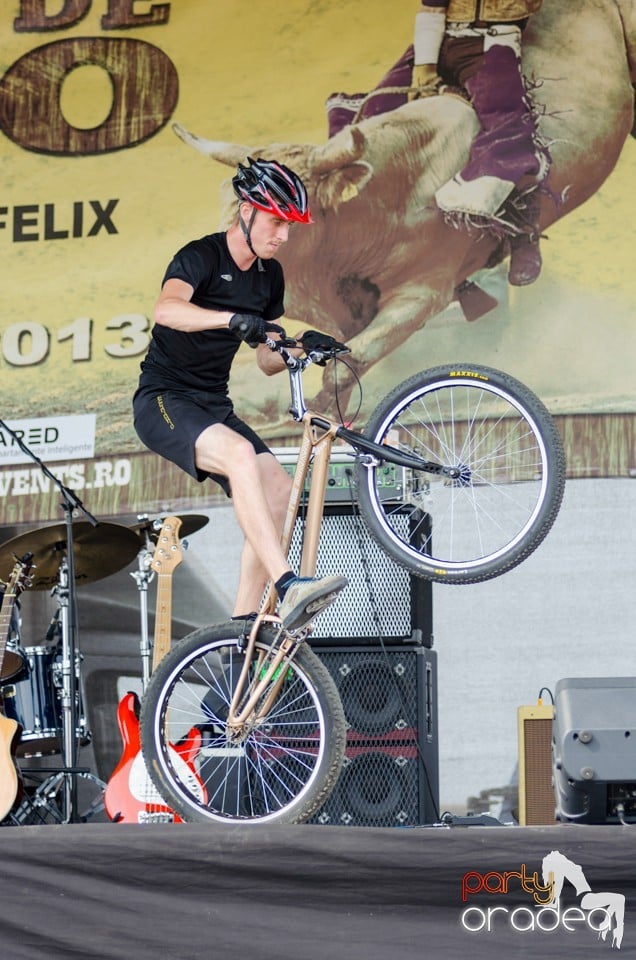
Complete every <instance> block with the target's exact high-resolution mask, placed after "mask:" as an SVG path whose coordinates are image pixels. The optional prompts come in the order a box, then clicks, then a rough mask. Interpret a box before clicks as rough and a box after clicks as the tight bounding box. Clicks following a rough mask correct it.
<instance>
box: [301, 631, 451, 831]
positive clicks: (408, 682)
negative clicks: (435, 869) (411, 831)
mask: <svg viewBox="0 0 636 960" xmlns="http://www.w3.org/2000/svg"><path fill="white" fill-rule="evenodd" d="M314 650H315V652H316V653H317V654H318V656H319V657H320V658H321V660H322V661H323V663H324V664H325V665H326V667H327V669H328V670H329V672H330V674H331V676H332V677H333V679H334V680H335V682H336V686H337V687H338V691H339V693H340V697H341V699H342V704H343V707H344V711H345V717H346V720H347V727H348V733H347V744H346V755H345V762H344V766H343V769H342V772H341V774H340V777H339V779H338V782H337V783H336V786H335V788H334V790H333V792H332V794H331V796H330V797H329V799H328V800H327V801H326V803H325V804H324V805H323V806H322V808H321V809H320V810H319V811H318V813H317V814H315V815H314V817H313V818H312V820H311V821H310V822H311V823H318V824H331V825H340V826H359V827H365V826H367V827H404V826H417V825H422V824H427V823H434V822H435V821H436V820H437V819H438V808H439V753H438V733H437V654H436V653H435V652H434V651H433V650H429V649H427V648H426V647H422V646H420V645H414V644H413V645H411V646H409V647H406V646H404V647H400V648H396V647H385V648H382V647H380V646H375V647H360V646H355V647H352V646H346V647H345V646H341V647H333V646H326V647H319V646H314Z"/></svg>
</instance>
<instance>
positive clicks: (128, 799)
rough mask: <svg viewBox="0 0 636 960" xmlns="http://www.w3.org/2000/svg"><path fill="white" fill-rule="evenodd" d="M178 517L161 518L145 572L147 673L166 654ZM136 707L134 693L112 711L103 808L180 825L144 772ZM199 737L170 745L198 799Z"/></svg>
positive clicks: (131, 819)
mask: <svg viewBox="0 0 636 960" xmlns="http://www.w3.org/2000/svg"><path fill="white" fill-rule="evenodd" d="M180 526H181V520H180V519H179V517H166V519H165V520H164V522H163V525H162V527H161V532H160V534H159V538H158V540H157V546H156V549H155V552H154V555H153V558H152V561H151V567H152V569H153V570H154V571H155V573H156V574H157V604H156V612H155V632H154V643H153V657H152V671H154V670H155V669H156V668H157V666H158V665H159V663H161V661H162V660H163V658H164V657H165V655H166V654H167V653H168V651H169V650H170V643H171V637H172V575H173V573H174V571H175V569H176V568H177V567H178V566H179V564H180V563H181V561H182V559H183V553H182V549H181V544H180V541H179V528H180ZM139 711H140V703H139V698H138V696H137V694H136V693H132V692H129V693H126V694H125V695H124V696H123V697H122V699H121V701H120V702H119V706H118V708H117V723H118V725H119V731H120V733H121V738H122V741H123V752H122V755H121V759H120V761H119V763H118V764H117V766H116V767H115V769H114V771H113V773H112V776H111V777H110V780H109V781H108V784H107V786H106V790H105V793H104V806H105V808H106V813H107V814H108V816H109V817H110V819H111V820H114V821H115V822H117V823H181V822H182V821H181V819H180V818H179V816H178V815H177V814H176V813H174V811H172V810H171V809H170V808H169V807H168V806H166V804H165V801H164V799H163V797H161V796H160V794H159V792H158V791H157V789H156V788H155V786H154V784H153V782H152V780H151V779H150V775H149V774H148V771H147V769H146V765H145V763H144V759H143V755H142V752H141V739H140V735H139ZM201 739H202V738H201V733H200V731H199V730H198V728H197V727H193V728H192V729H191V730H190V731H189V732H188V734H187V735H186V736H185V737H184V738H183V740H181V741H180V742H179V743H178V744H175V745H172V746H171V748H170V749H171V750H172V751H173V761H174V762H175V764H176V765H177V766H179V767H180V769H181V771H182V775H183V777H184V779H185V780H186V782H187V783H188V786H189V788H190V790H191V791H192V792H193V793H194V794H195V796H198V797H202V796H203V794H204V788H203V784H202V783H201V781H200V779H199V778H198V776H197V774H196V771H195V768H194V766H193V764H194V760H195V758H196V756H197V754H198V752H199V749H200V747H201Z"/></svg>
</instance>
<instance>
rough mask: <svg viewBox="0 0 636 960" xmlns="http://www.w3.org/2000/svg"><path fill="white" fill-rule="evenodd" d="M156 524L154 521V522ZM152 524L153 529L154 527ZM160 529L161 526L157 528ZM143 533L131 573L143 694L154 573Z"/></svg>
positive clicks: (147, 670)
mask: <svg viewBox="0 0 636 960" xmlns="http://www.w3.org/2000/svg"><path fill="white" fill-rule="evenodd" d="M138 519H139V520H148V517H146V516H143V517H139V518H138ZM155 524H156V521H155ZM155 524H153V525H152V526H153V528H154V527H155ZM158 529H161V524H159V528H158ZM144 533H145V544H144V546H143V547H142V548H141V550H140V551H139V553H138V554H137V570H136V571H135V572H134V573H131V577H133V579H134V580H135V582H136V584H137V590H138V591H139V613H140V633H139V637H140V639H139V653H140V655H141V689H142V692H145V690H146V687H147V686H148V681H149V680H150V657H151V653H152V648H151V645H150V634H149V631H148V584H149V583H151V581H152V579H153V577H154V571H153V570H151V568H150V564H151V562H152V557H153V552H154V551H153V550H152V549H151V546H150V545H151V543H152V541H151V538H150V535H149V533H148V530H145V531H144Z"/></svg>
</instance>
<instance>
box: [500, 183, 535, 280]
mask: <svg viewBox="0 0 636 960" xmlns="http://www.w3.org/2000/svg"><path fill="white" fill-rule="evenodd" d="M525 205H526V208H525V211H524V213H523V220H524V228H525V229H524V233H520V234H518V235H517V236H515V237H511V238H510V266H509V268H508V283H510V284H511V285H512V286H513V287H526V286H527V285H528V284H529V283H534V281H535V280H536V279H537V277H538V276H539V274H540V273H541V250H540V249H539V241H540V239H541V228H540V224H539V220H540V216H541V196H540V194H539V190H538V189H535V190H532V191H531V192H529V193H527V194H526V196H525Z"/></svg>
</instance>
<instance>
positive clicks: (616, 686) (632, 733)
mask: <svg viewBox="0 0 636 960" xmlns="http://www.w3.org/2000/svg"><path fill="white" fill-rule="evenodd" d="M552 760H553V769H554V788H555V796H556V806H557V818H558V819H559V820H569V821H574V822H576V823H597V824H601V823H618V822H619V821H621V820H623V821H626V822H631V823H633V822H636V677H594V678H590V677H574V678H570V679H565V680H559V681H558V683H557V685H556V688H555V695H554V722H553V739H552Z"/></svg>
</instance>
